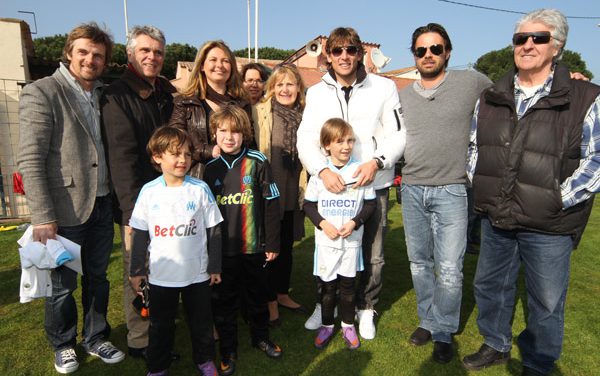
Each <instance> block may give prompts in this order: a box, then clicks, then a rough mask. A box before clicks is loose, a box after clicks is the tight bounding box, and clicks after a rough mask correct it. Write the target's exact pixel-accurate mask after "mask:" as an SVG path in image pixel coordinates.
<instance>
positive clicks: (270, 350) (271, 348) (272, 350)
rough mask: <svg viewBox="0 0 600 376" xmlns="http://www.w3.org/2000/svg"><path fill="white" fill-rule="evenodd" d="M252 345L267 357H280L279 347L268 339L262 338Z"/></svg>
mask: <svg viewBox="0 0 600 376" xmlns="http://www.w3.org/2000/svg"><path fill="white" fill-rule="evenodd" d="M253 346H254V347H256V348H257V349H259V350H260V351H262V352H264V353H265V354H266V355H267V356H268V357H269V358H272V359H278V358H280V357H281V354H282V351H281V347H279V346H277V345H276V344H274V343H273V342H271V341H269V340H268V339H263V340H261V341H258V342H257V343H254V344H253Z"/></svg>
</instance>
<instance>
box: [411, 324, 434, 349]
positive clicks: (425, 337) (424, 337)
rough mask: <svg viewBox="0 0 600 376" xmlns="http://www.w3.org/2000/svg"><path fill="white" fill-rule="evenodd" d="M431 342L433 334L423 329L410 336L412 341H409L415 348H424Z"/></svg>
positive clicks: (419, 328)
mask: <svg viewBox="0 0 600 376" xmlns="http://www.w3.org/2000/svg"><path fill="white" fill-rule="evenodd" d="M430 340H431V333H430V332H429V330H427V329H423V328H421V327H418V328H417V329H415V331H414V332H413V333H412V334H411V335H410V339H409V340H408V341H409V342H410V343H411V344H412V345H415V346H423V345H424V344H426V343H427V342H429V341H430Z"/></svg>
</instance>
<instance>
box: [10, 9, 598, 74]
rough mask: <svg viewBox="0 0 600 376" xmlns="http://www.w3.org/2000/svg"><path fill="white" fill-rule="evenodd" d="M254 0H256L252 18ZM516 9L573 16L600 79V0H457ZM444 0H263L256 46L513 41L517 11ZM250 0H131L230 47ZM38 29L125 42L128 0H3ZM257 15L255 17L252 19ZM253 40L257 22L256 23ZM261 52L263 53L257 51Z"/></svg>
mask: <svg viewBox="0 0 600 376" xmlns="http://www.w3.org/2000/svg"><path fill="white" fill-rule="evenodd" d="M255 1H256V0H251V12H252V20H253V19H254V6H255ZM453 2H460V3H466V4H471V5H475V6H480V7H489V8H497V9H503V10H509V11H513V12H529V11H532V10H534V9H538V8H542V7H544V8H556V9H559V10H560V11H561V12H563V14H565V15H566V16H567V17H591V18H592V19H580V18H568V22H569V27H570V30H569V38H568V40H567V46H566V48H567V49H570V50H573V51H575V52H579V53H580V54H581V56H582V58H583V59H584V61H585V62H586V63H587V67H588V70H590V71H591V72H592V73H593V74H594V75H595V78H594V80H593V81H594V82H596V83H600V48H598V41H599V40H600V38H599V37H600V27H599V26H598V24H599V23H600V1H597V0H569V1H567V0H537V1H532V0H521V1H506V0H504V1H500V0H488V1H482V0H456V1H453ZM453 2H449V1H441V0H418V1H406V0H380V1H367V0H343V1H342V0H299V1H298V0H297V1H289V0H259V22H258V24H259V30H258V44H259V47H267V46H269V47H276V48H282V49H298V48H300V47H302V46H304V45H305V44H306V43H307V42H308V41H310V40H312V39H314V38H315V37H316V36H318V35H321V34H322V35H328V34H329V32H330V31H331V30H332V29H334V28H335V27H338V26H351V27H353V28H355V29H356V30H357V32H358V33H359V35H360V37H361V39H362V40H363V41H364V42H372V43H378V44H380V45H381V47H380V48H381V51H382V52H383V53H384V54H385V55H386V56H388V57H390V58H391V59H392V60H391V61H390V63H389V64H388V65H387V66H385V67H384V68H383V71H388V70H393V69H400V68H405V67H409V66H412V65H414V60H413V57H412V55H411V54H410V51H409V47H410V38H411V35H412V32H413V31H414V30H415V29H416V28H417V27H419V26H422V25H425V24H427V23H429V22H437V23H440V24H442V25H443V26H444V27H445V28H446V30H447V31H448V34H449V35H450V39H451V40H452V45H453V48H454V49H453V51H452V56H451V59H450V67H451V68H467V67H468V65H469V64H474V63H475V62H476V61H477V58H478V57H479V56H481V55H483V54H485V53H487V52H489V51H492V50H497V49H501V48H504V47H506V46H507V45H509V44H510V40H511V37H512V34H513V32H514V25H515V23H516V21H517V20H518V19H519V18H520V17H521V15H520V14H515V13H509V12H500V11H491V10H485V9H480V8H475V7H469V6H463V5H459V4H454V3H453ZM247 4H248V3H247V0H219V1H208V0H171V1H165V0H127V13H128V22H129V26H130V27H131V26H133V25H142V24H151V25H154V26H157V27H158V28H160V29H161V30H163V32H164V33H165V36H166V38H167V43H174V42H177V43H188V44H190V45H193V46H195V47H198V46H199V45H201V44H202V43H204V42H205V41H208V40H213V39H222V40H224V41H225V42H226V43H227V44H228V45H229V47H230V48H231V49H233V50H235V49H241V48H247V45H248V44H247V40H248V33H247V30H248V23H247ZM18 11H27V12H34V13H35V18H36V21H37V34H35V35H33V37H34V38H36V37H43V36H50V35H55V34H63V33H68V32H69V30H71V29H72V28H73V27H74V26H75V25H77V24H79V23H83V22H88V21H96V22H98V23H99V24H101V25H103V24H104V25H106V27H107V28H108V29H109V30H110V31H111V32H112V34H113V36H114V38H115V41H116V42H120V43H125V16H124V0H103V1H99V0H96V1H71V0H1V1H0V17H4V18H20V19H24V20H25V21H27V22H28V23H29V24H30V27H31V29H32V31H35V26H34V22H33V16H32V15H31V14H29V13H19V12H18ZM252 22H253V21H252ZM251 29H252V35H251V41H252V48H253V47H254V24H253V23H252V26H251ZM259 57H260V56H259Z"/></svg>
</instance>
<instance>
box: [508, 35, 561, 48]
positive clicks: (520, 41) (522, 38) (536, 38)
mask: <svg viewBox="0 0 600 376" xmlns="http://www.w3.org/2000/svg"><path fill="white" fill-rule="evenodd" d="M529 37H531V39H532V40H533V43H535V44H546V43H548V42H550V38H552V35H550V32H549V31H536V32H533V33H515V34H514V35H513V37H512V42H513V44H514V45H515V46H521V45H524V44H525V43H527V40H529Z"/></svg>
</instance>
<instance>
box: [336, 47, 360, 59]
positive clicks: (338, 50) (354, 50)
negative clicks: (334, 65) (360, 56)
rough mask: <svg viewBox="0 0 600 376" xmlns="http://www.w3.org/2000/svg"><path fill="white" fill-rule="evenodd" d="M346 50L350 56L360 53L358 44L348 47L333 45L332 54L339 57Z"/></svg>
mask: <svg viewBox="0 0 600 376" xmlns="http://www.w3.org/2000/svg"><path fill="white" fill-rule="evenodd" d="M344 50H346V53H347V54H348V55H350V56H356V54H357V53H358V47H357V46H346V47H333V48H332V49H331V54H332V55H333V56H334V57H339V56H340V55H342V52H343V51H344Z"/></svg>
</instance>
